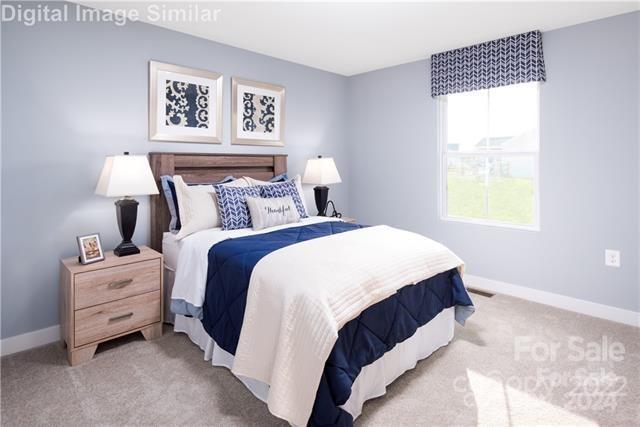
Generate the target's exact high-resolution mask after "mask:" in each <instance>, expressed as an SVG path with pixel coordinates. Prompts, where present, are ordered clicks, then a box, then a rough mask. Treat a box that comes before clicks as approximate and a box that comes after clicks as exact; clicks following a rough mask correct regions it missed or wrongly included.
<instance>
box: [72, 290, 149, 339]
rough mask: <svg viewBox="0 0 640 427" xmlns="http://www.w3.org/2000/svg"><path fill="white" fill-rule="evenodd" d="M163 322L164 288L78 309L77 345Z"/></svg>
mask: <svg viewBox="0 0 640 427" xmlns="http://www.w3.org/2000/svg"><path fill="white" fill-rule="evenodd" d="M159 321H160V291H155V292H149V293H146V294H142V295H138V296H134V297H130V298H126V299H122V300H119V301H114V302H110V303H107V304H102V305H97V306H95V307H89V308H85V309H82V310H78V311H76V312H75V331H74V332H75V346H76V347H80V346H82V345H85V344H89V343H92V342H95V341H99V340H101V339H103V338H107V337H110V336H114V335H118V334H121V333H124V332H127V331H129V330H132V329H136V328H140V327H143V326H145V325H150V324H151V323H154V322H159Z"/></svg>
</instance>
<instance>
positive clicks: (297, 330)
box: [150, 153, 474, 426]
mask: <svg viewBox="0 0 640 427" xmlns="http://www.w3.org/2000/svg"><path fill="white" fill-rule="evenodd" d="M150 162H151V165H152V170H153V173H154V176H155V178H156V179H157V180H160V176H162V175H181V176H183V177H184V178H185V180H188V182H191V183H209V182H213V181H216V180H220V179H222V178H223V177H225V176H229V175H234V176H249V177H252V178H255V179H259V180H269V179H270V178H272V177H274V176H277V175H279V174H282V173H284V172H286V156H284V155H228V154H225V155H217V154H185V153H151V154H150ZM168 227H169V212H168V209H167V206H166V202H165V200H164V199H163V196H162V195H160V196H154V197H152V200H151V246H152V247H153V248H154V249H156V250H159V251H162V252H163V253H164V255H165V269H166V270H165V273H166V274H165V280H166V282H165V297H166V298H168V299H167V300H166V303H165V307H171V308H172V310H173V311H174V312H176V313H178V314H175V316H174V313H167V315H166V316H165V319H167V320H172V321H173V323H174V328H175V331H177V332H181V333H185V334H187V335H188V336H189V338H190V339H191V341H193V342H194V344H195V345H197V346H198V347H200V349H201V350H202V351H203V352H204V358H205V359H206V360H210V361H211V363H212V364H213V365H215V366H224V367H226V368H228V369H230V370H231V371H232V373H233V374H234V375H236V377H238V378H239V379H240V380H241V381H242V382H243V383H244V384H245V386H247V388H248V389H249V390H250V391H251V392H252V393H253V394H254V395H255V396H256V397H257V398H258V399H261V400H263V401H264V402H266V403H267V405H268V407H269V410H270V412H271V413H273V414H274V415H276V416H278V417H280V418H282V419H284V420H286V421H288V422H289V423H291V424H293V425H303V424H308V425H345V426H348V425H352V424H353V420H354V419H355V418H357V417H358V416H359V415H360V413H361V411H362V405H363V403H364V402H365V401H366V400H368V399H371V398H374V397H378V396H381V395H383V394H384V393H385V390H386V386H387V385H388V384H390V383H391V382H393V381H394V380H395V379H396V378H397V377H398V376H400V375H402V373H404V372H406V371H407V370H409V369H412V368H413V367H415V364H416V362H417V361H419V360H421V359H424V358H426V357H428V356H429V355H430V354H432V353H433V352H434V351H436V350H437V349H438V348H440V347H442V346H445V345H447V344H448V343H449V342H450V341H451V339H452V338H453V333H454V322H455V321H456V320H458V321H459V322H460V323H462V324H464V321H465V320H466V318H467V317H468V316H469V315H471V313H473V311H474V308H473V305H472V302H471V300H470V298H469V296H468V295H467V293H466V290H465V289H464V285H463V283H462V278H461V275H462V267H463V264H462V261H460V260H459V258H457V257H456V256H455V254H453V253H452V252H451V251H449V250H448V249H446V248H445V247H444V246H442V245H440V244H439V243H437V242H433V241H431V240H429V239H427V238H425V237H423V236H419V235H417V234H414V233H409V232H405V231H402V230H397V229H393V228H391V227H385V226H373V227H368V226H363V225H359V224H347V223H344V222H342V221H340V220H339V219H335V218H322V217H308V218H304V219H302V220H301V222H300V223H295V224H287V225H282V226H278V227H271V228H267V229H264V230H260V231H253V230H251V229H241V230H229V231H223V230H221V229H217V228H214V229H208V230H203V231H200V232H198V233H195V234H194V235H192V236H189V237H187V238H185V239H183V240H181V241H179V242H178V241H176V239H175V236H174V235H173V234H171V233H169V232H168V231H167V230H168Z"/></svg>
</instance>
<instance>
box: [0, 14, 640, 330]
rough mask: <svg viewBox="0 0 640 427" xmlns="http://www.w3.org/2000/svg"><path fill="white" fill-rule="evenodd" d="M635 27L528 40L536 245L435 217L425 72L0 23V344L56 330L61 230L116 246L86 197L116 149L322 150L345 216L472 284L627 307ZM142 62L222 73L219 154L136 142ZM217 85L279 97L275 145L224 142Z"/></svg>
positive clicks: (133, 31)
mask: <svg viewBox="0 0 640 427" xmlns="http://www.w3.org/2000/svg"><path fill="white" fill-rule="evenodd" d="M639 20H640V14H638V13H635V14H628V15H623V16H619V17H614V18H609V19H606V20H602V21H597V22H592V23H587V24H582V25H578V26H575V27H570V28H565V29H560V30H555V31H551V32H547V33H545V34H544V50H545V59H546V63H547V75H548V81H547V82H546V83H545V84H544V85H543V86H542V89H541V148H540V165H541V166H540V167H541V197H542V200H541V210H542V211H541V226H542V230H541V231H540V232H527V231H517V230H511V229H501V228H492V227H485V226H478V225H470V224H461V223H449V222H443V221H441V220H440V219H439V218H438V210H437V197H438V188H437V173H438V172H437V171H438V161H437V141H436V102H435V101H433V100H432V99H431V98H430V97H429V83H428V82H429V75H428V70H429V66H428V61H419V62H414V63H410V64H406V65H401V66H398V67H393V68H389V69H384V70H379V71H375V72H371V73H366V74H362V75H358V76H355V77H351V78H348V79H347V78H345V77H341V76H337V75H334V74H330V73H326V72H322V71H318V70H314V69H311V68H308V67H304V66H300V65H296V64H292V63H289V62H285V61H281V60H277V59H274V58H269V57H266V56H263V55H258V54H254V53H251V52H247V51H243V50H240V49H236V48H232V47H229V46H224V45H220V44H217V43H214V42H210V41H206V40H203V39H199V38H195V37H191V36H187V35H184V34H180V33H176V32H172V31H168V30H164V29H161V28H158V27H154V26H151V25H147V24H142V23H135V24H128V25H125V26H124V27H116V26H114V25H111V24H82V23H66V24H39V25H36V26H34V27H25V26H22V25H20V24H12V23H3V25H2V29H1V43H2V56H1V73H2V124H3V127H2V135H1V136H2V153H1V154H2V156H1V164H0V166H1V168H2V170H1V177H0V179H1V181H0V184H1V186H0V188H1V214H2V226H1V229H0V233H1V236H2V247H1V253H2V266H1V280H2V282H1V283H2V287H1V301H2V303H1V304H2V305H1V310H2V317H1V323H2V328H1V337H3V338H5V337H10V336H14V335H17V334H21V333H25V332H29V331H33V330H37V329H41V328H44V327H47V326H52V325H55V324H57V323H58V318H57V316H58V314H57V299H58V295H57V289H58V258H59V257H60V256H70V255H73V254H75V253H76V247H75V236H76V235H78V234H84V233H90V232H96V231H97V232H100V233H101V234H102V236H103V244H104V246H105V247H107V248H112V247H114V246H115V245H116V244H117V243H118V241H119V234H118V231H117V225H116V222H115V215H114V213H115V212H114V207H113V200H110V199H107V198H102V197H99V196H94V195H93V191H94V188H95V184H96V180H97V177H98V174H99V172H100V169H101V167H102V163H103V159H104V156H106V155H109V154H114V153H119V152H122V151H125V150H128V151H131V152H134V153H147V152H149V151H193V152H204V151H207V152H237V153H286V154H288V155H289V170H290V171H291V172H293V173H301V172H302V170H303V168H304V162H305V160H306V159H307V158H309V157H312V156H314V155H316V154H325V155H332V156H334V157H335V159H336V162H337V165H338V168H339V170H340V173H341V175H342V177H343V181H344V183H343V184H340V185H336V186H333V187H332V190H331V194H332V198H334V199H335V200H336V201H337V203H338V207H339V209H340V210H342V211H343V212H345V213H346V214H349V215H350V216H356V217H357V218H358V219H359V220H360V221H362V222H368V223H389V224H391V225H395V226H399V227H403V228H408V229H411V230H415V231H418V232H421V233H424V234H426V235H428V236H431V237H433V238H435V239H437V240H440V241H442V242H444V243H445V244H447V245H449V246H450V247H451V248H452V249H453V250H454V251H456V252H457V253H458V254H459V255H460V256H461V257H462V258H463V259H464V260H465V261H466V262H467V268H468V272H469V273H471V274H475V275H479V276H483V277H487V278H491V279H495V280H501V281H505V282H510V283H515V284H519V285H523V286H529V287H532V288H536V289H540V290H545V291H549V292H554V293H560V294H564V295H568V296H572V297H576V298H581V299H585V300H589V301H595V302H599V303H602V304H608V305H613V306H616V307H621V308H626V309H630V310H639V309H640V301H639V299H640V297H639V295H638V288H639V277H638V263H640V251H639V250H638V241H639V237H640V224H639V223H638V217H639V214H640V176H639V175H638V174H639V172H638V170H639V163H640V150H639V147H638V145H639V143H638V136H639V127H638V117H639V115H640V111H639V110H638V97H639V96H640V87H639V85H638V73H639V70H638V62H639V60H640V58H639V53H638V49H639V46H638V28H639ZM149 59H155V60H159V61H163V62H169V63H175V64H180V65H185V66H191V67H196V68H204V69H209V70H213V71H218V72H221V73H223V74H224V76H225V79H224V85H225V87H224V105H223V107H224V109H223V111H224V118H223V120H224V129H223V131H224V143H223V144H222V145H201V144H178V143H158V142H150V141H148V140H147V86H148V77H147V74H148V70H147V61H148V60H149ZM231 76H239V77H245V78H250V79H255V80H262V81H266V82H271V83H277V84H282V85H284V86H285V87H286V88H287V127H286V147H284V148H265V149H260V147H242V146H233V147H232V146H230V144H229V135H230V118H229V109H230V105H229V104H230V77H231ZM307 196H308V201H309V202H311V203H312V205H313V202H312V200H311V197H312V196H311V193H310V189H308V194H307ZM140 201H141V206H140V212H139V217H138V218H139V222H138V227H137V230H136V235H135V240H136V241H137V242H139V243H145V242H147V241H148V234H149V223H148V201H147V199H146V198H140ZM605 248H616V249H620V250H621V251H622V267H621V268H620V269H612V268H609V267H605V266H604V249H605Z"/></svg>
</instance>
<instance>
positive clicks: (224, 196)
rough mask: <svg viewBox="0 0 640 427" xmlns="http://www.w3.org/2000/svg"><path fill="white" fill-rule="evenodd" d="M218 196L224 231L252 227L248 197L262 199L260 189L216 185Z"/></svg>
mask: <svg viewBox="0 0 640 427" xmlns="http://www.w3.org/2000/svg"><path fill="white" fill-rule="evenodd" d="M214 188H215V189H216V196H217V198H218V207H219V210H220V220H221V222H222V229H223V230H236V229H238V228H248V227H251V226H252V224H251V214H250V213H249V207H248V206H247V200H246V198H247V197H260V189H259V188H258V187H225V186H224V185H216V186H215V187H214Z"/></svg>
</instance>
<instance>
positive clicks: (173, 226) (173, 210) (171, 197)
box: [160, 175, 248, 233]
mask: <svg viewBox="0 0 640 427" xmlns="http://www.w3.org/2000/svg"><path fill="white" fill-rule="evenodd" d="M235 180H236V179H235V178H234V177H232V176H227V177H225V178H224V179H222V181H218V182H212V183H211V184H187V185H189V186H196V185H211V186H213V185H217V184H225V183H230V182H232V181H235ZM245 182H247V181H246V180H242V183H243V184H242V185H244V183H245ZM160 183H161V185H162V191H163V192H164V198H165V200H166V201H167V207H168V208H169V214H170V215H171V221H170V222H169V231H171V232H172V233H177V232H178V231H179V230H180V228H182V224H181V222H180V208H179V207H178V196H177V195H176V185H175V183H174V182H173V177H172V176H169V175H162V176H161V177H160ZM247 184H248V182H247ZM211 191H213V188H211Z"/></svg>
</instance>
